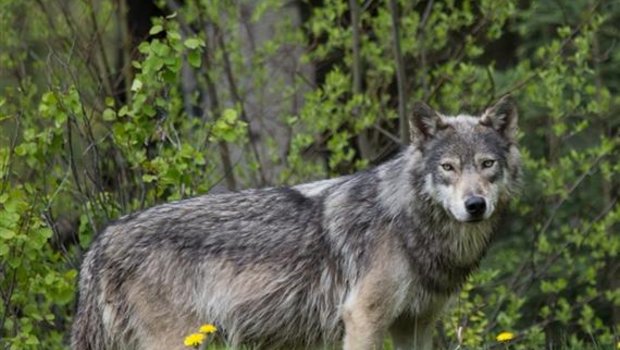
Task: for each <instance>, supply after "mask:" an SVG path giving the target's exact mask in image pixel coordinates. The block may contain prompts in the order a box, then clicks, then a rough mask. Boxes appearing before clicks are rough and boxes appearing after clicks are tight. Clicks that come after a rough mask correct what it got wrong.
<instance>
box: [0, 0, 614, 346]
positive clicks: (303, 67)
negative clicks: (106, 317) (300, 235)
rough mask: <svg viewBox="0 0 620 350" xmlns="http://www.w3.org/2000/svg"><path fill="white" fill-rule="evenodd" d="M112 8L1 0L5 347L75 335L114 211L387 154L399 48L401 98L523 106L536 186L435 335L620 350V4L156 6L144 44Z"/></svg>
mask: <svg viewBox="0 0 620 350" xmlns="http://www.w3.org/2000/svg"><path fill="white" fill-rule="evenodd" d="M120 3H126V2H113V1H107V0H106V1H100V2H98V3H93V2H70V4H68V3H67V4H65V3H64V2H34V1H19V0H0V33H3V35H2V36H0V66H1V67H2V70H0V89H1V90H2V94H1V97H0V125H1V126H2V128H1V129H0V300H1V302H0V347H2V348H8V349H60V348H64V347H65V346H66V344H67V336H68V329H69V328H70V324H71V319H72V314H73V312H74V310H73V305H74V301H75V300H74V298H75V294H74V293H75V285H76V276H77V267H78V261H79V259H80V256H81V254H82V253H83V251H84V250H85V249H86V248H87V247H88V245H89V243H90V242H91V240H92V237H93V236H94V234H95V233H96V232H97V231H99V230H100V229H101V228H102V227H103V225H105V223H106V222H108V221H110V220H113V219H115V218H118V217H120V216H122V215H124V214H126V213H129V212H132V211H136V210H140V209H142V208H145V207H148V206H151V205H154V204H156V203H161V202H164V201H171V200H177V199H180V198H184V197H188V196H193V195H197V194H201V193H206V192H208V191H209V190H211V189H212V188H213V187H215V186H220V187H224V186H225V187H227V188H229V189H240V188H247V187H258V186H266V185H279V184H292V183H297V182H302V181H307V180H310V179H318V178H325V177H328V176H335V175H340V174H347V173H351V172H353V171H356V170H359V169H362V168H366V167H368V166H369V164H372V163H374V162H376V161H378V160H380V159H382V158H383V157H384V156H385V154H389V153H390V151H391V150H393V149H394V148H396V147H397V146H398V142H399V139H400V136H399V134H400V132H401V131H402V130H401V129H402V128H403V126H402V125H399V109H398V102H399V101H398V99H397V98H398V86H397V84H396V74H397V72H398V69H397V68H398V67H397V65H396V58H395V49H394V45H395V44H396V43H398V44H399V45H400V49H401V52H402V61H403V62H404V67H403V68H404V72H405V75H406V76H405V78H406V79H405V81H406V83H405V86H404V90H405V91H404V92H405V96H406V99H405V101H401V102H402V103H404V106H405V108H406V107H407V106H411V104H412V103H413V102H414V101H415V100H425V101H427V102H429V103H430V104H431V105H433V106H435V107H437V108H438V109H439V110H441V111H443V112H445V113H446V114H450V113H457V112H460V111H467V112H471V113H474V112H480V111H481V110H483V109H484V107H485V106H487V105H489V104H490V103H491V102H492V101H493V100H495V99H497V98H498V97H499V96H501V95H503V94H505V93H512V94H513V95H514V96H515V97H516V99H517V101H518V104H519V107H520V142H521V144H522V148H523V150H524V152H523V158H524V164H525V184H524V186H523V195H522V197H521V199H520V200H518V201H515V202H514V203H513V204H512V208H511V211H510V213H509V215H507V221H506V224H505V225H504V226H503V227H502V230H501V234H500V235H499V236H498V237H497V239H496V242H495V245H494V246H493V248H492V249H491V251H490V252H489V256H488V258H487V259H486V260H485V261H484V262H483V265H482V267H481V270H480V271H479V272H478V273H477V274H475V275H474V276H472V278H471V279H470V280H469V281H468V283H467V284H466V285H465V286H464V288H463V289H462V290H461V292H460V294H459V296H458V297H457V298H456V300H455V301H454V304H453V305H452V308H451V309H450V311H449V312H447V313H446V315H444V317H443V318H442V320H441V325H440V327H439V329H440V330H441V332H438V334H437V337H436V341H437V344H443V346H445V347H447V348H449V349H454V348H460V349H479V348H495V347H506V348H511V349H533V348H544V347H553V348H568V349H582V348H593V349H606V348H612V347H615V346H616V343H617V342H618V334H620V328H619V327H618V323H617V322H618V319H619V318H620V289H619V284H618V278H617V272H618V269H619V267H620V262H619V261H620V259H618V254H619V251H620V236H619V235H618V234H617V232H618V229H619V227H620V206H619V205H618V197H619V196H620V193H619V192H618V188H620V184H619V183H618V174H619V173H620V161H619V159H618V158H619V157H618V155H619V149H620V144H619V143H620V141H619V140H620V137H619V131H618V130H619V129H620V125H619V124H620V120H619V119H618V118H617V115H618V111H619V110H620V108H619V107H620V97H618V96H620V94H619V92H620V83H618V82H620V54H619V50H616V49H614V48H615V46H614V45H615V41H617V35H618V33H617V28H616V27H617V25H616V23H618V21H619V20H620V6H619V5H618V3H617V2H614V1H590V0H578V1H572V2H557V1H525V2H523V1H516V0H504V1H492V0H485V1H470V0H464V1H453V0H446V1H432V2H411V1H404V0H401V1H398V13H399V14H398V17H397V18H394V17H393V14H392V13H391V12H390V9H389V6H388V4H387V3H388V2H363V3H362V2H360V3H359V6H360V18H359V25H358V26H357V27H354V26H353V25H352V23H353V22H352V20H351V11H350V5H351V2H350V1H345V0H326V1H323V2H322V5H321V6H317V5H312V4H310V3H306V2H302V4H300V5H299V6H300V7H299V11H300V12H299V13H301V15H299V16H298V12H297V10H292V6H293V5H287V6H285V5H284V4H283V2H282V1H276V0H269V1H260V2H258V3H257V4H253V3H252V2H243V1H242V2H228V1H213V0H200V1H191V2H182V3H183V5H182V6H179V7H175V8H174V9H170V8H167V7H166V6H169V2H164V1H158V2H157V3H158V4H159V6H160V9H161V10H162V13H164V14H165V15H163V16H159V17H154V18H152V19H151V25H150V26H149V27H148V28H146V29H145V30H144V32H143V33H142V35H141V36H139V37H132V36H131V33H130V31H129V29H128V28H129V27H128V23H130V22H131V18H128V17H126V16H128V14H127V12H123V11H124V10H123V9H121V8H120V7H118V6H120V5H118V4H120ZM179 3H181V2H179ZM149 4H150V2H144V4H140V5H134V6H147V5H148V6H151V5H149ZM430 4H432V6H429V5H430ZM125 5H126V4H125ZM134 10H135V9H134ZM138 10H140V9H139V8H138ZM133 13H136V12H135V11H134V12H133ZM137 13H140V11H137ZM26 14H27V15H26ZM84 14H87V15H84ZM395 21H397V22H398V24H399V26H400V34H399V37H397V38H395V37H394V33H393V26H394V22H395ZM132 23H133V22H132ZM136 30H137V29H136ZM354 34H358V36H359V47H358V49H359V50H354V47H353V45H354V43H353V40H352V37H353V35H354ZM356 52H359V56H358V57H356ZM356 62H359V66H357V68H359V69H357V68H356V64H357V63H356ZM355 81H359V82H360V84H359V86H356V85H355ZM224 184H225V185H224ZM63 223H65V224H63ZM66 223H69V224H66ZM501 331H510V332H512V333H514V334H515V338H514V339H513V340H512V341H510V342H509V343H506V344H497V340H496V337H495V336H496V335H497V334H498V333H499V332H501Z"/></svg>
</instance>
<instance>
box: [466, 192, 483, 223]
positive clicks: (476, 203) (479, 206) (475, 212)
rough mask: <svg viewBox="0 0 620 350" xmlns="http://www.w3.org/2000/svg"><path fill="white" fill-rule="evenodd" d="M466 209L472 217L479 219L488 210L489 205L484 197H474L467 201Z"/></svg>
mask: <svg viewBox="0 0 620 350" xmlns="http://www.w3.org/2000/svg"><path fill="white" fill-rule="evenodd" d="M465 209H466V210H467V212H468V213H469V215H471V216H472V217H474V218H479V217H481V216H482V215H484V212H485V211H486V210H487V203H486V201H485V200H484V198H482V197H478V196H472V197H469V198H467V200H466V201H465Z"/></svg>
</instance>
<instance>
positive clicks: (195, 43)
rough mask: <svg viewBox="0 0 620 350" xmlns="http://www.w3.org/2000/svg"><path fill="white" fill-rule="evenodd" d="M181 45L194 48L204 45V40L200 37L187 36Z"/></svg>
mask: <svg viewBox="0 0 620 350" xmlns="http://www.w3.org/2000/svg"><path fill="white" fill-rule="evenodd" d="M183 45H185V47H187V48H188V49H192V50H194V49H197V48H199V47H201V46H202V47H204V46H205V42H204V40H202V39H200V38H189V39H186V40H185V42H183Z"/></svg>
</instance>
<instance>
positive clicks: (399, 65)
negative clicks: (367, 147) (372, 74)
mask: <svg viewBox="0 0 620 350" xmlns="http://www.w3.org/2000/svg"><path fill="white" fill-rule="evenodd" d="M389 6H390V14H391V16H392V50H393V51H394V60H395V61H396V84H397V86H398V120H399V121H400V141H401V143H402V144H407V143H409V121H408V120H407V100H406V96H407V94H406V91H405V87H406V81H405V79H406V77H405V67H404V64H403V55H402V52H401V49H400V19H399V17H398V4H397V3H396V0H390V2H389Z"/></svg>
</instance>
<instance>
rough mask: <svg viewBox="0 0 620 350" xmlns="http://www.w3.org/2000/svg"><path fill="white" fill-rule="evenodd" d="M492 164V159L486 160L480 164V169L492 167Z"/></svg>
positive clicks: (493, 162)
mask: <svg viewBox="0 0 620 350" xmlns="http://www.w3.org/2000/svg"><path fill="white" fill-rule="evenodd" d="M493 164H495V161H494V160H492V159H487V160H485V161H484V162H482V167H483V168H490V167H492V166H493Z"/></svg>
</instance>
